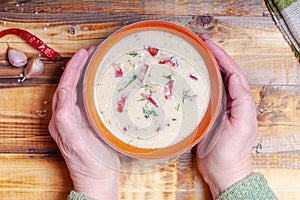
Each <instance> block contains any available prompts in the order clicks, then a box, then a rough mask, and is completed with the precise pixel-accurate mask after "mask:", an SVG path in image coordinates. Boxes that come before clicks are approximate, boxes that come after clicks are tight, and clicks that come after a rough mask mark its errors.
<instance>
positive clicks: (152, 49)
mask: <svg viewBox="0 0 300 200" xmlns="http://www.w3.org/2000/svg"><path fill="white" fill-rule="evenodd" d="M145 49H146V50H147V51H148V52H149V53H150V55H151V56H152V57H154V56H156V55H157V54H158V53H159V49H157V48H155V47H150V46H147V45H145Z"/></svg>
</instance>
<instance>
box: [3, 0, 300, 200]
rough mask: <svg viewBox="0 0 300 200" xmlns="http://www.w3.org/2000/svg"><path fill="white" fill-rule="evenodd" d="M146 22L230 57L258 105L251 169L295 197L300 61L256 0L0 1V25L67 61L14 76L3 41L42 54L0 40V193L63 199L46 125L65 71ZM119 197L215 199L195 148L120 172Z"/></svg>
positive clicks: (299, 177) (65, 183)
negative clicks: (200, 39)
mask: <svg viewBox="0 0 300 200" xmlns="http://www.w3.org/2000/svg"><path fill="white" fill-rule="evenodd" d="M147 19H155V20H165V21H170V22H173V23H176V24H179V25H182V26H184V27H186V28H188V29H190V30H192V31H194V32H195V33H202V32H204V33H206V34H207V35H208V36H209V37H210V38H211V39H212V40H213V41H215V42H216V43H217V44H218V45H220V46H221V47H223V48H224V49H225V50H226V51H227V52H228V53H229V54H230V55H231V56H232V57H233V58H234V59H235V61H236V62H237V63H238V64H239V65H240V67H241V68H242V70H243V72H244V73H245V74H246V76H247V78H248V80H249V82H250V84H251V91H252V93H253V96H254V99H255V103H256V105H257V116H258V123H259V135H258V138H257V143H256V145H255V146H253V156H252V158H253V164H254V167H255V171H260V172H261V173H263V174H264V175H265V177H266V178H267V179H268V181H269V184H270V186H271V187H272V188H273V190H274V192H275V193H276V194H277V196H278V197H279V199H287V200H291V199H300V65H299V63H298V62H297V60H296V59H295V58H294V56H293V53H292V52H291V49H290V47H289V46H288V45H287V43H286V42H285V40H284V39H283V37H282V35H281V33H280V32H279V30H278V29H277V27H276V26H275V24H274V22H273V20H272V18H271V16H270V14H269V12H268V10H267V9H266V7H265V5H264V2H263V1H261V0H254V1H250V0H248V1H244V0H240V1H183V0H176V1H171V0H166V1H158V0H140V1H138V0H132V1H125V0H113V1H99V2H97V1H92V0H86V1H80V0H75V1H72V0H62V1H46V0H39V1H15V0H8V1H4V2H2V3H1V7H0V30H3V29H7V28H13V27H18V28H21V29H26V30H28V31H30V32H32V33H34V34H36V35H37V36H39V37H40V38H41V39H43V40H44V41H45V42H46V43H47V44H49V46H51V47H53V48H54V49H56V50H58V51H59V52H60V53H61V54H62V56H63V57H64V59H63V60H62V61H59V62H52V61H49V60H48V59H46V58H45V57H42V58H43V61H44V62H45V71H44V72H43V73H42V75H40V76H39V77H37V78H33V79H29V80H26V81H24V82H18V79H19V74H20V73H21V72H22V69H19V68H13V67H11V65H10V64H9V63H8V61H7V40H8V39H9V44H10V46H12V47H15V48H17V49H21V50H23V51H24V52H25V53H26V54H27V55H28V56H30V57H32V56H35V55H36V54H38V52H37V51H36V50H35V49H33V48H32V47H31V46H29V45H28V44H27V43H26V42H24V41H23V40H21V39H20V38H18V37H16V36H12V35H11V36H8V37H5V38H2V39H0V92H1V93H0V94H1V95H0V199H2V200H3V199H5V200H6V199H9V200H15V199H35V200H38V199H49V200H50V199H53V200H57V199H66V197H67V195H68V193H69V191H70V190H71V189H72V183H71V180H70V177H69V173H68V171H67V168H66V165H65V163H64V160H63V158H62V156H61V155H60V152H59V150H58V148H57V146H56V144H55V142H54V141H53V140H52V138H51V137H50V135H49V132H48V128H47V126H48V122H49V120H50V118H51V100H52V95H53V93H54V91H55V89H56V87H57V84H58V82H59V79H60V76H61V74H62V72H63V68H64V66H65V64H66V62H67V61H68V60H69V58H70V57H71V56H72V55H73V54H74V53H75V52H76V51H77V50H79V49H80V48H88V47H89V46H91V45H97V44H99V43H100V42H101V41H103V39H105V38H106V37H107V36H108V35H109V34H111V33H112V32H113V31H115V30H117V29H119V28H120V27H122V26H124V25H127V24H130V23H132V22H136V21H140V20H147ZM119 197H120V199H129V200H133V199H168V200H169V199H179V200H181V199H211V197H210V192H209V189H208V187H207V185H206V184H205V183H204V182H203V180H202V178H201V176H200V175H199V174H198V172H197V170H196V165H195V158H194V155H193V154H192V153H185V154H183V155H182V157H181V158H180V159H178V160H177V161H175V162H172V163H170V164H169V165H166V166H165V167H164V168H163V169H161V170H158V171H155V172H152V173H147V174H128V173H122V174H121V179H120V186H119Z"/></svg>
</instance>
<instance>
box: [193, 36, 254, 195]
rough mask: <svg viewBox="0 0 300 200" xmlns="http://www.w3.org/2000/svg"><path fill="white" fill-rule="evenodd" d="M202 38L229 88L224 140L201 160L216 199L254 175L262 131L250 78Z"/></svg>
mask: <svg viewBox="0 0 300 200" xmlns="http://www.w3.org/2000/svg"><path fill="white" fill-rule="evenodd" d="M200 37H201V39H202V40H203V41H204V42H205V43H206V45H207V46H208V47H209V49H210V50H211V52H212V53H213V54H214V56H215V58H216V60H217V62H218V63H219V66H220V68H221V71H222V72H223V74H224V84H225V87H226V89H227V108H226V113H225V116H224V119H223V120H224V123H223V127H221V128H220V129H219V130H220V131H221V132H220V137H219V139H218V141H217V143H216V145H215V146H214V147H213V149H212V150H211V152H210V153H209V154H208V155H207V156H205V157H204V158H199V157H198V158H197V165H198V169H199V171H200V173H201V174H202V175H203V178H204V180H205V181H206V182H207V184H208V185H209V187H210V190H211V192H212V196H213V198H214V199H216V198H217V197H218V196H219V195H220V194H221V193H222V192H224V191H225V190H226V189H227V188H229V187H230V186H232V185H234V184H235V183H237V182H238V181H240V180H242V179H244V178H246V177H247V176H249V175H251V174H252V173H253V170H252V164H251V152H252V149H253V145H254V142H255V138H256V135H257V131H258V130H257V129H258V128H257V120H256V106H255V104H254V101H253V97H252V95H251V93H250V87H249V84H248V82H247V80H246V77H245V76H244V75H243V73H242V71H241V70H240V69H239V67H238V66H237V64H236V63H235V62H234V61H233V60H232V58H231V57H230V56H229V55H228V54H227V53H226V52H225V51H224V50H223V49H221V48H220V47H218V46H217V45H216V44H215V43H213V42H212V41H211V40H209V39H208V38H207V37H206V36H205V35H200ZM198 147H199V145H198ZM198 150H199V148H198ZM198 153H199V152H198Z"/></svg>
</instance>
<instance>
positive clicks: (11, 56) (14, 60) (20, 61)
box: [7, 48, 28, 67]
mask: <svg viewBox="0 0 300 200" xmlns="http://www.w3.org/2000/svg"><path fill="white" fill-rule="evenodd" d="M7 56H8V60H9V62H10V64H12V65H13V66H14V67H23V66H24V65H26V63H27V60H28V58H27V56H26V55H25V54H24V53H23V52H21V51H18V50H16V49H14V48H9V49H8V52H7Z"/></svg>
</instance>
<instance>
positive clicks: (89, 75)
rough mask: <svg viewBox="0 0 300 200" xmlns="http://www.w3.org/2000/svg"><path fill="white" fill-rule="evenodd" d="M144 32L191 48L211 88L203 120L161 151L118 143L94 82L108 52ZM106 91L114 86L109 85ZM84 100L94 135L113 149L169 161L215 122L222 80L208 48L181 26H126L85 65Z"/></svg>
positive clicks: (152, 23) (145, 23) (158, 23)
mask: <svg viewBox="0 0 300 200" xmlns="http://www.w3.org/2000/svg"><path fill="white" fill-rule="evenodd" d="M144 31H160V32H165V33H168V34H172V35H175V36H176V37H179V38H181V39H182V40H184V41H185V42H187V43H188V44H189V45H190V47H189V48H193V49H194V50H195V51H196V53H197V54H198V55H200V57H201V58H202V61H203V63H204V65H205V67H206V69H207V74H208V79H207V80H208V85H210V86H209V89H208V90H209V91H208V92H209V97H208V101H207V106H206V109H205V110H204V113H203V117H202V119H201V120H200V121H199V122H198V123H197V125H196V126H195V127H194V128H193V129H192V130H190V132H188V133H187V134H186V136H185V137H183V139H180V140H176V142H174V143H171V144H170V145H166V146H162V147H155V145H154V146H153V147H151V148H149V147H143V146H138V145H133V144H131V143H130V142H129V141H128V140H127V141H126V140H123V139H120V137H118V135H116V133H114V131H113V129H112V128H110V127H109V125H108V123H107V121H106V122H105V119H104V117H103V115H102V111H101V109H99V104H100V105H101V104H102V103H103V102H102V100H101V98H100V99H99V98H98V97H97V95H98V92H97V89H96V88H97V84H98V83H97V81H98V78H99V76H101V75H99V74H101V73H100V72H99V70H100V71H101V68H103V67H105V66H104V64H103V60H105V59H107V56H110V55H109V54H112V51H111V49H112V48H113V47H114V46H115V45H117V44H119V43H120V41H121V40H122V39H124V38H126V37H129V36H130V35H132V34H137V33H139V32H144ZM155 42H156V43H157V41H155ZM157 44H158V43H157ZM131 46H132V44H128V45H125V47H124V48H128V52H130V48H131ZM171 46H172V45H171ZM175 46H176V45H175ZM175 49H176V48H175ZM174 51H175V50H174ZM117 56H118V55H117ZM101 63H102V64H101ZM107 87H113V86H112V85H110V86H107ZM104 89H105V88H104ZM111 93H113V90H109V91H108V92H107V95H109V94H111ZM83 100H84V108H85V111H86V114H87V117H88V119H89V121H90V123H91V125H92V127H93V128H94V130H95V132H96V133H97V134H98V135H99V136H100V138H101V139H102V140H104V141H105V142H106V143H107V144H108V145H110V146H111V147H112V148H113V149H115V150H117V151H119V152H121V153H123V154H125V155H128V156H131V157H133V158H142V159H162V158H170V157H173V156H176V155H179V154H180V153H182V152H184V151H186V150H188V149H190V148H192V147H193V146H195V145H196V144H197V143H198V142H199V141H201V140H202V139H203V138H205V136H206V135H207V134H208V133H209V130H210V129H211V128H212V126H213V124H214V123H216V122H215V120H216V118H217V116H218V114H219V112H220V110H221V107H222V105H221V101H222V79H221V75H220V71H219V67H218V64H217V62H216V60H215V58H214V56H213V55H212V53H211V52H210V50H209V49H208V48H207V46H206V45H205V43H204V42H203V41H202V40H201V39H200V38H199V37H198V36H197V35H195V34H194V33H192V32H191V31H189V30H187V29H185V28H183V27H181V26H178V25H175V24H172V23H168V22H163V21H142V22H137V23H134V24H131V25H128V26H125V27H123V28H122V29H120V30H118V31H116V32H114V33H113V34H112V35H110V36H109V37H108V38H107V39H106V40H105V41H103V42H102V43H101V44H100V45H99V46H98V48H97V49H96V50H95V52H94V54H93V55H92V57H91V59H90V61H89V62H88V64H87V68H86V71H85V77H84V80H83ZM111 101H113V100H111ZM193 114H194V113H193V112H190V113H188V114H187V115H185V118H187V117H186V116H193ZM184 120H185V121H188V120H189V117H188V119H183V121H184ZM209 134H213V133H209Z"/></svg>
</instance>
